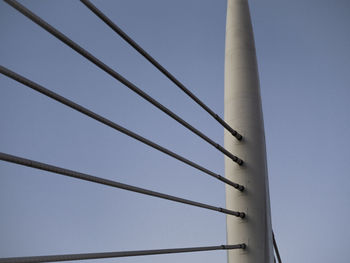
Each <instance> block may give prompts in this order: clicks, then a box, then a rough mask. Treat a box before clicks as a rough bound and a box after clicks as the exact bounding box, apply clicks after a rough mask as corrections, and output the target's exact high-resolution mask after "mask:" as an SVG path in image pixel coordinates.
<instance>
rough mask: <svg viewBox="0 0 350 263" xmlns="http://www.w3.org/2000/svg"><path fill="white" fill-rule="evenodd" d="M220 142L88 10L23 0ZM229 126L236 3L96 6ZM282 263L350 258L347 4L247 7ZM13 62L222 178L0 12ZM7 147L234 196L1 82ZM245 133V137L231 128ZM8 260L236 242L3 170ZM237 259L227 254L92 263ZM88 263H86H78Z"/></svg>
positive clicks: (158, 123)
mask: <svg viewBox="0 0 350 263" xmlns="http://www.w3.org/2000/svg"><path fill="white" fill-rule="evenodd" d="M21 3H23V4H24V5H25V6H26V7H28V8H29V9H31V10H32V11H33V12H34V13H36V14H38V15H39V16H41V17H42V18H43V19H44V20H46V21H47V22H48V23H50V24H51V25H53V26H54V27H56V28H57V29H59V30H60V31H61V32H63V33H64V34H66V35H67V36H68V37H71V38H72V39H73V40H74V41H76V42H77V43H78V44H80V45H81V46H83V47H84V48H86V49H87V50H88V51H90V52H91V53H93V54H94V55H95V56H96V57H98V58H99V59H101V60H102V61H103V62H105V63H106V64H107V65H109V66H111V67H112V68H113V69H115V70H116V71H117V72H119V73H120V74H122V75H123V76H125V77H126V78H127V79H129V80H130V81H131V82H133V83H134V84H136V85H137V86H138V87H139V88H141V89H142V90H144V91H145V92H147V93H148V94H150V95H151V96H153V97H154V98H156V99H158V100H159V101H160V102H161V103H163V104H164V105H165V106H167V107H169V108H170V109H171V110H173V111H174V112H176V113H177V114H178V115H180V116H181V117H183V118H184V119H185V120H186V121H188V122H189V123H191V124H192V125H193V126H195V127H196V128H198V129H199V130H201V131H203V132H204V133H205V134H206V135H208V136H209V137H210V138H212V139H214V140H215V141H217V142H220V143H221V144H223V128H222V127H221V126H220V125H219V124H217V123H216V121H215V120H213V119H212V118H211V117H210V116H208V114H206V112H204V111H203V110H202V109H201V108H200V107H198V106H197V105H196V104H194V103H193V102H192V101H191V100H190V99H189V98H187V97H186V95H185V94H184V93H183V92H182V91H180V90H179V89H178V88H177V87H176V86H174V85H173V84H172V83H171V82H170V81H168V80H167V79H166V78H165V77H164V76H163V75H162V74H161V73H160V72H158V71H157V70H156V69H155V68H154V67H153V66H152V65H151V64H150V63H148V62H147V61H146V60H145V59H143V58H142V57H141V56H140V55H139V54H138V53H137V52H136V51H134V50H133V49H132V48H131V47H129V46H128V44H127V43H126V42H124V41H123V40H122V39H121V38H120V37H119V36H117V35H116V34H115V33H114V32H113V31H112V30H111V29H109V28H108V27H107V26H106V25H105V24H104V23H103V22H102V21H100V20H99V19H98V18H97V17H96V16H95V15H94V14H92V13H91V12H90V11H89V10H88V9H87V8H86V7H85V6H84V5H83V4H81V3H80V2H79V1H70V0H62V1H43V0H40V1H39V0H38V1H21ZM93 3H94V4H96V6H97V7H98V8H100V9H101V10H102V11H103V12H105V14H106V15H108V16H109V17H110V18H111V19H112V20H113V21H114V22H115V23H116V24H117V25H119V26H120V27H121V28H122V29H123V30H125V31H126V33H128V34H129V35H130V36H131V37H132V38H134V40H135V41H136V42H138V43H139V44H140V45H141V46H142V47H143V48H144V49H145V50H146V51H148V52H149V53H150V54H151V55H152V56H154V57H155V58H156V59H157V60H158V61H159V62H160V63H161V64H162V65H164V66H165V67H166V68H167V69H168V70H169V71H170V72H171V73H173V74H174V75H175V76H176V77H178V79H179V80H180V81H182V82H183V83H184V84H185V85H186V86H187V87H188V88H189V89H190V90H191V91H192V92H194V93H195V94H196V95H197V96H198V97H199V98H200V99H202V100H203V101H204V102H205V103H207V104H208V105H209V106H210V107H211V108H212V109H213V110H214V111H215V112H217V113H218V114H219V115H220V116H223V109H224V105H223V94H224V48H225V46H224V45H225V19H226V1H223V0H220V1H218V0H177V1H170V0H147V1H141V0H128V1H112V0H108V1H107V0H104V1H101V0H100V1H97V0H96V1H93ZM249 4H250V9H251V16H252V22H253V28H254V34H255V42H256V49H257V58H258V64H259V75H260V82H261V94H262V105H263V111H264V120H265V133H266V143H267V156H268V167H269V181H270V194H271V207H272V225H273V229H274V231H275V234H276V238H277V241H278V244H279V247H280V252H281V255H282V259H283V260H284V262H301V263H303V262H305V263H310V262H311V263H314V262H315V263H316V262H317V263H323V262H348V258H349V257H350V253H349V250H348V249H347V243H348V240H349V238H350V229H349V227H347V223H348V221H349V219H350V206H349V196H350V190H349V189H350V188H349V185H350V177H349V170H350V162H349V161H348V157H349V156H350V143H349V139H348V135H349V133H350V115H349V101H350V90H349V83H350V74H349V68H350V52H349V47H350V34H349V30H348V25H349V24H350V2H349V1H347V0H333V1H329V0H308V1H305V0H294V1H289V0H264V1H262V0H251V1H249ZM0 35H1V49H0V60H1V64H2V65H4V66H5V67H8V68H9V69H11V70H13V71H15V72H17V73H19V74H21V75H23V76H25V77H27V78H29V79H31V80H33V81H35V82H37V83H39V84H41V85H43V86H44V87H46V88H48V89H50V90H53V91H55V92H57V93H59V94H61V95H63V96H65V97H67V98H69V99H71V100H73V101H75V102H77V103H79V104H81V105H83V106H85V107H87V108H89V109H91V110H93V111H95V112H97V113H99V114H101V115H103V116H105V117H107V118H109V119H111V120H113V121H115V122H117V123H118V124H121V125H123V126H125V127H126V128H128V129H131V130H133V131H135V132H137V133H139V134H141V135H143V136H144V137H146V138H149V139H151V140H153V141H155V142H157V143H159V144H160V145H163V146H165V147H167V148H169V149H171V150H172V151H174V152H176V153H179V154H181V155H184V156H185V157H187V158H189V159H191V160H193V161H195V162H198V163H199V164H201V165H203V166H205V167H207V168H209V169H210V170H213V171H215V172H217V173H220V174H222V175H223V174H224V158H223V155H222V154H221V153H220V152H219V151H217V150H216V149H214V148H213V147H211V146H210V145H209V144H207V143H206V142H204V141H203V140H201V139H200V138H198V137H197V136H195V135H194V134H192V133H191V132H190V131H188V130H187V129H185V128H184V127H182V126H180V125H178V124H177V123H176V122H175V121H174V120H172V119H170V118H169V117H168V116H166V115H165V114H164V113H162V112H160V111H159V110H157V109H156V108H155V107H154V106H152V105H151V104H149V103H148V102H146V101H144V100H143V99H142V98H140V97H138V96H137V95H136V94H134V93H133V92H131V91H130V90H129V89H127V88H125V87H124V86H123V85H122V84H121V83H119V82H117V81H116V80H115V79H113V78H111V77H110V76H109V75H107V74H106V73H104V72H102V71H101V70H100V69H98V68H97V67H96V66H95V65H93V64H92V63H90V62H89V61H87V60H86V59H85V58H83V57H81V56H80V55H78V54H77V53H76V52H75V51H73V50H71V49H70V48H69V47H67V46H65V45H64V44H63V43H61V42H60V41H59V40H57V39H56V38H54V37H53V36H51V35H50V34H49V33H47V32H46V31H44V30H43V29H41V28H40V27H39V26H37V25H36V24H34V23H33V22H31V21H29V20H28V19H27V18H26V17H24V16H23V15H21V14H20V13H18V12H17V11H15V10H14V9H13V8H12V7H10V6H8V5H7V4H5V3H4V2H0ZM0 94H1V95H0V128H1V136H0V146H1V149H0V151H2V152H6V153H9V154H13V155H18V156H21V157H25V158H29V159H33V160H37V161H41V162H46V163H49V164H54V165H57V166H61V167H64V168H68V169H72V170H77V171H80V172H85V173H88V174H92V175H96V176H100V177H103V178H108V179H112V180H116V181H120V182H123V183H127V184H133V185H137V186H140V187H144V188H149V189H152V190H155V191H160V192H164V193H168V194H172V195H176V196H179V197H183V198H188V199H192V200H196V201H199V202H204V203H208V204H212V205H215V206H222V207H224V206H225V193H224V184H223V183H221V182H219V181H217V180H215V179H213V178H211V177H209V176H207V175H205V174H203V173H201V172H199V171H197V170H195V169H193V168H191V167H188V166H186V165H184V164H182V163H180V162H179V161H177V160H174V159H172V158H170V157H168V156H166V155H164V154H162V153H160V152H157V151H155V150H153V149H151V148H150V147H148V146H145V145H143V144H141V143H139V142H137V141H135V140H133V139H131V138H129V137H127V136H125V135H123V134H121V133H119V132H116V131H114V130H112V129H111V128H109V127H106V126H104V125H102V124H99V123H97V122H96V121H94V120H92V119H89V118H88V117H86V116H84V115H82V114H80V113H78V112H75V111H73V110H71V109H69V108H67V107H66V106H63V105H61V104H59V103H58V102H55V101H53V100H51V99H49V98H47V97H45V96H43V95H41V94H39V93H37V92H35V91H33V90H31V89H29V88H27V87H25V86H23V85H21V84H19V83H16V82H15V81H13V80H10V79H8V78H7V77H5V76H2V75H1V76H0ZM233 128H235V127H233ZM0 209H1V216H0V257H11V256H34V255H46V254H66V253H67V254H68V253H85V252H103V251H106V252H107V251H119V250H136V249H156V248H172V247H189V246H207V245H221V244H225V243H226V231H225V215H224V214H221V213H216V212H214V211H207V210H204V209H200V208H196V207H190V206H186V205H182V204H176V203H173V202H168V201H165V200H160V199H156V198H152V197H147V196H143V195H140V194H136V193H131V192H127V191H123V190H118V189H113V188H110V187H106V186H100V185H96V184H92V183H88V182H83V181H79V180H76V179H70V178H66V177H63V176H60V175H54V174H50V173H47V172H43V171H38V170H34V169H31V168H26V167H20V166H18V165H13V164H7V163H4V162H1V163H0ZM164 261H165V262H170V263H171V262H208V263H209V262H226V253H225V252H224V251H217V252H203V253H189V254H177V255H163V256H150V257H136V258H121V259H109V260H96V261H94V260H91V261H85V262H133V263H134V262H135V263H137V262H143V263H144V262H155V263H157V262H164ZM82 262H84V261H82Z"/></svg>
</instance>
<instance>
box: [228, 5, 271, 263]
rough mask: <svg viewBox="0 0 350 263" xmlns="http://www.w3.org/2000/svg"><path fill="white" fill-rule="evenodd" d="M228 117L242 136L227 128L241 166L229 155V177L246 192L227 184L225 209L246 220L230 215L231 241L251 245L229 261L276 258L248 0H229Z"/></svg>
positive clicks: (231, 253) (231, 255)
mask: <svg viewBox="0 0 350 263" xmlns="http://www.w3.org/2000/svg"><path fill="white" fill-rule="evenodd" d="M225 52H226V53H225V121H226V122H228V123H229V124H230V125H231V127H233V128H234V129H236V130H237V131H238V132H239V133H241V134H242V136H243V140H242V141H237V140H236V139H235V138H234V137H232V136H231V135H230V134H229V133H228V132H227V131H225V148H226V149H228V150H229V151H231V152H232V153H233V154H235V155H237V156H238V157H239V158H241V159H243V161H244V164H243V166H238V165H237V164H236V163H234V162H232V160H230V159H228V158H225V176H226V177H227V178H228V179H230V180H232V181H234V182H237V183H239V184H243V185H244V186H245V187H246V190H245V191H244V192H243V193H241V192H239V191H237V190H236V189H234V188H232V187H231V186H226V207H227V208H228V209H232V210H236V211H243V212H245V213H246V218H244V219H238V218H236V217H233V216H227V243H228V244H238V243H243V242H244V243H246V244H247V249H246V250H245V251H242V250H232V251H229V252H228V262H229V263H233V262H235V263H237V262H239V263H243V262H244V263H248V262H249V263H253V262H254V263H257V262H261V263H270V262H273V256H272V255H273V254H272V253H273V251H272V236H271V214H270V197H269V184H268V177H267V165H266V149H265V134H264V122H263V116H262V109H261V98H260V90H259V89H260V88H259V77H258V70H257V62H256V54H255V45H254V37H253V32H252V25H251V21H250V14H249V7H248V2H247V0H228V7H227V24H226V50H225Z"/></svg>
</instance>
